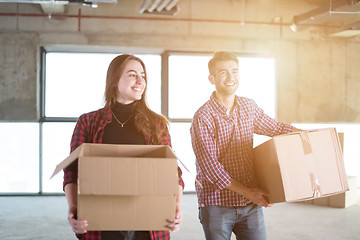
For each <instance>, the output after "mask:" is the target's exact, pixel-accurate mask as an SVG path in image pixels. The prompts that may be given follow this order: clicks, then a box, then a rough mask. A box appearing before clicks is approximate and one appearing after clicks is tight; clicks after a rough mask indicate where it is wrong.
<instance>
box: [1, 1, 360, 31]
mask: <svg viewBox="0 0 360 240" xmlns="http://www.w3.org/2000/svg"><path fill="white" fill-rule="evenodd" d="M233 1H235V0H233ZM236 1H243V2H244V4H246V3H248V1H250V0H236ZM294 1H295V0H294ZM297 1H302V2H304V3H307V4H309V5H310V6H313V7H314V6H315V8H312V9H309V11H307V12H303V13H301V14H298V15H294V16H293V30H294V31H301V30H304V29H306V28H308V27H311V26H337V27H340V31H339V30H337V31H336V34H337V36H341V34H340V35H339V32H342V31H344V33H345V34H344V37H349V36H351V35H352V34H351V33H353V34H355V35H357V34H358V33H359V32H360V0H297ZM0 2H7V3H30V4H40V5H41V7H42V10H43V12H44V13H49V12H50V11H51V13H64V12H65V6H66V5H76V4H77V5H82V6H89V7H97V4H98V3H117V2H118V0H0ZM179 2H181V0H143V3H142V7H141V9H139V10H138V11H139V12H140V13H143V14H167V15H174V14H175V13H176V12H178V10H179V8H178V5H179V4H178V3H179ZM118 4H120V3H118ZM252 4H253V2H252ZM329 34H335V32H334V33H332V32H330V33H329Z"/></svg>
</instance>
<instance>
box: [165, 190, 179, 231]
mask: <svg viewBox="0 0 360 240" xmlns="http://www.w3.org/2000/svg"><path fill="white" fill-rule="evenodd" d="M182 194H183V188H182V187H181V186H179V192H178V196H177V198H176V211H175V219H167V221H168V222H169V224H168V225H166V227H168V228H169V229H170V230H171V231H173V232H177V231H179V230H180V227H181V224H182V209H181V199H182Z"/></svg>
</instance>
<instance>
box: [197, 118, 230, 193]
mask: <svg viewBox="0 0 360 240" xmlns="http://www.w3.org/2000/svg"><path fill="white" fill-rule="evenodd" d="M190 131H191V138H192V146H193V150H194V153H195V156H196V163H197V166H198V167H199V168H200V169H201V172H202V174H203V176H204V177H205V178H206V180H208V181H209V182H210V183H211V184H213V186H214V187H215V188H216V190H222V189H224V188H225V187H226V186H228V185H229V184H230V182H231V180H232V179H231V177H230V175H229V173H228V172H227V171H226V170H225V168H224V166H223V165H222V164H221V163H220V162H219V160H218V155H219V154H218V150H217V147H216V140H215V133H214V128H213V127H212V126H211V124H210V123H209V122H206V120H205V119H202V118H200V117H195V118H194V119H193V123H192V126H191V130H190Z"/></svg>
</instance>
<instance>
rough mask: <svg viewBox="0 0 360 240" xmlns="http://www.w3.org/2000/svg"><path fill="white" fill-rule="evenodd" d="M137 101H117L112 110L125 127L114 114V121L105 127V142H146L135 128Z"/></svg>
mask: <svg viewBox="0 0 360 240" xmlns="http://www.w3.org/2000/svg"><path fill="white" fill-rule="evenodd" d="M135 105H136V101H135V102H133V103H130V104H127V105H124V104H121V103H118V102H117V103H116V104H115V105H114V106H113V107H112V108H111V111H112V113H113V114H115V116H116V118H117V119H118V120H119V121H120V122H121V123H123V127H121V124H120V123H118V121H117V120H116V119H115V117H114V116H112V121H111V123H110V124H107V125H106V126H105V129H104V135H103V140H102V142H103V143H108V144H139V145H140V144H145V140H144V136H143V135H142V134H141V133H139V132H138V131H137V130H136V128H135V118H134V114H133V113H134V107H135Z"/></svg>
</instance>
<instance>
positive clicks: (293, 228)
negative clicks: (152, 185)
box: [0, 191, 360, 240]
mask: <svg viewBox="0 0 360 240" xmlns="http://www.w3.org/2000/svg"><path fill="white" fill-rule="evenodd" d="M358 192H360V191H358ZM359 195H360V193H359ZM264 213H265V221H266V226H267V232H268V240H308V239H309V240H310V239H316V240H321V239H327V240H329V239H330V240H344V239H360V196H359V198H358V204H357V205H354V206H351V207H349V208H346V209H340V208H330V207H323V206H316V205H309V204H303V203H281V204H276V205H275V206H274V207H272V208H267V209H264ZM197 214H198V211H197V201H196V195H195V194H185V195H184V197H183V215H184V221H183V226H182V228H181V230H180V231H179V232H176V233H173V234H172V239H173V240H201V239H204V235H203V232H202V228H201V225H200V223H199V221H198V218H197ZM0 239H1V240H29V239H31V240H45V239H46V240H49V239H51V240H67V239H76V238H75V237H74V234H73V233H72V231H71V229H70V226H69V225H68V222H67V204H66V199H65V197H62V196H57V197H53V196H51V197H43V196H41V197H0ZM232 239H235V237H233V238H232Z"/></svg>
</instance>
